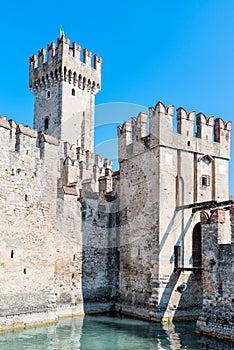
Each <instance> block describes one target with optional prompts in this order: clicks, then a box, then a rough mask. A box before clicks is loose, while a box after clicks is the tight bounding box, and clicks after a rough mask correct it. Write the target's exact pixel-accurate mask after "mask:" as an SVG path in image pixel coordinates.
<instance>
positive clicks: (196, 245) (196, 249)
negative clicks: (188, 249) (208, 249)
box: [193, 222, 202, 267]
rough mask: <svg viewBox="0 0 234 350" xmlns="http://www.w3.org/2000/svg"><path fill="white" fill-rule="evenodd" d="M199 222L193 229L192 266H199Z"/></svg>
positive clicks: (200, 261) (200, 259)
mask: <svg viewBox="0 0 234 350" xmlns="http://www.w3.org/2000/svg"><path fill="white" fill-rule="evenodd" d="M201 263H202V254H201V224H200V222H199V223H197V224H196V225H195V226H194V229H193V267H201Z"/></svg>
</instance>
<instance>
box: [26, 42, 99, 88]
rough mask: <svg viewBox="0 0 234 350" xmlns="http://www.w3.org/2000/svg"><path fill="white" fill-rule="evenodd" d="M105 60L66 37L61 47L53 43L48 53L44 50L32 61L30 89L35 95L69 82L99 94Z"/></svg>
mask: <svg viewBox="0 0 234 350" xmlns="http://www.w3.org/2000/svg"><path fill="white" fill-rule="evenodd" d="M101 67H102V59H101V57H98V56H97V55H96V54H95V55H94V57H93V60H92V52H91V51H88V50H87V49H86V48H85V49H84V50H83V60H81V46H80V45H78V44H77V43H76V42H73V44H72V46H70V39H68V38H65V36H62V37H61V38H59V39H58V40H57V45H56V43H55V42H52V43H51V44H49V45H48V48H47V50H46V49H45V48H42V49H41V50H39V51H38V55H36V54H33V55H32V56H31V57H30V88H31V89H32V91H33V92H36V91H37V90H41V89H45V88H48V87H49V86H51V85H53V84H54V83H57V82H61V81H64V82H67V83H69V84H71V85H73V86H77V87H78V88H80V89H82V90H87V91H90V92H91V93H94V94H96V93H97V92H98V91H99V90H100V86H101Z"/></svg>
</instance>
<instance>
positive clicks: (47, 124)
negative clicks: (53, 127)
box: [44, 117, 49, 130]
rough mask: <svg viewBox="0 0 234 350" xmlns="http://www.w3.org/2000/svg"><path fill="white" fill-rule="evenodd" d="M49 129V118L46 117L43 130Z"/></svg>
mask: <svg viewBox="0 0 234 350" xmlns="http://www.w3.org/2000/svg"><path fill="white" fill-rule="evenodd" d="M48 129H49V118H48V117H46V118H45V120H44V130H48Z"/></svg>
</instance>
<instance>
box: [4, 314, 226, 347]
mask: <svg viewBox="0 0 234 350" xmlns="http://www.w3.org/2000/svg"><path fill="white" fill-rule="evenodd" d="M194 327H195V323H194V322H186V323H182V322H180V323H176V324H164V325H161V324H157V323H151V322H146V321H142V320H136V319H130V318H126V317H122V318H119V316H107V315H89V316H85V317H84V318H83V317H75V318H69V319H68V318H67V319H61V320H60V321H59V323H58V324H57V325H50V326H45V327H37V328H29V329H26V330H23V331H15V332H6V333H2V334H0V350H8V349H9V350H21V349H22V350H29V349H33V350H37V349H38V350H58V349H59V350H60V349H61V350H69V349H72V350H73V349H74V350H75V349H81V350H99V349H100V350H132V349H134V350H138V349H139V350H144V349H147V350H158V349H159V350H162V349H163V350H167V349H171V350H178V349H189V350H193V349H194V350H197V349H202V350H204V349H205V350H207V349H208V350H211V349H212V350H230V349H233V344H231V343H228V342H222V341H218V340H215V339H213V338H209V337H205V336H200V335H197V334H194Z"/></svg>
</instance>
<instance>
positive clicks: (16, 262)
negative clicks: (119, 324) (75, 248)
mask: <svg viewBox="0 0 234 350" xmlns="http://www.w3.org/2000/svg"><path fill="white" fill-rule="evenodd" d="M50 141H51V143H49V142H46V140H45V138H44V137H43V135H41V136H40V135H37V133H36V132H35V131H33V130H31V129H29V128H25V127H22V126H21V125H18V126H16V125H15V123H14V122H13V121H11V122H7V121H6V120H4V118H3V119H1V120H0V144H1V157H0V174H1V175H0V187H1V196H0V207H1V216H0V230H1V244H0V247H1V248H0V249H1V254H0V264H1V274H0V286H1V287H0V316H1V321H0V322H1V326H2V325H4V324H5V323H10V322H11V321H10V320H11V319H12V320H13V321H14V319H15V315H20V314H27V313H28V312H30V313H38V312H40V313H41V312H43V313H47V312H49V310H53V309H54V306H55V296H54V245H55V232H56V228H55V221H54V218H55V216H56V198H57V161H56V160H57V159H58V144H57V143H56V140H54V139H52V138H51V139H50ZM53 317H54V316H53ZM53 317H52V318H53ZM48 318H49V319H51V317H48ZM16 319H17V317H16ZM18 319H19V317H18Z"/></svg>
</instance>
